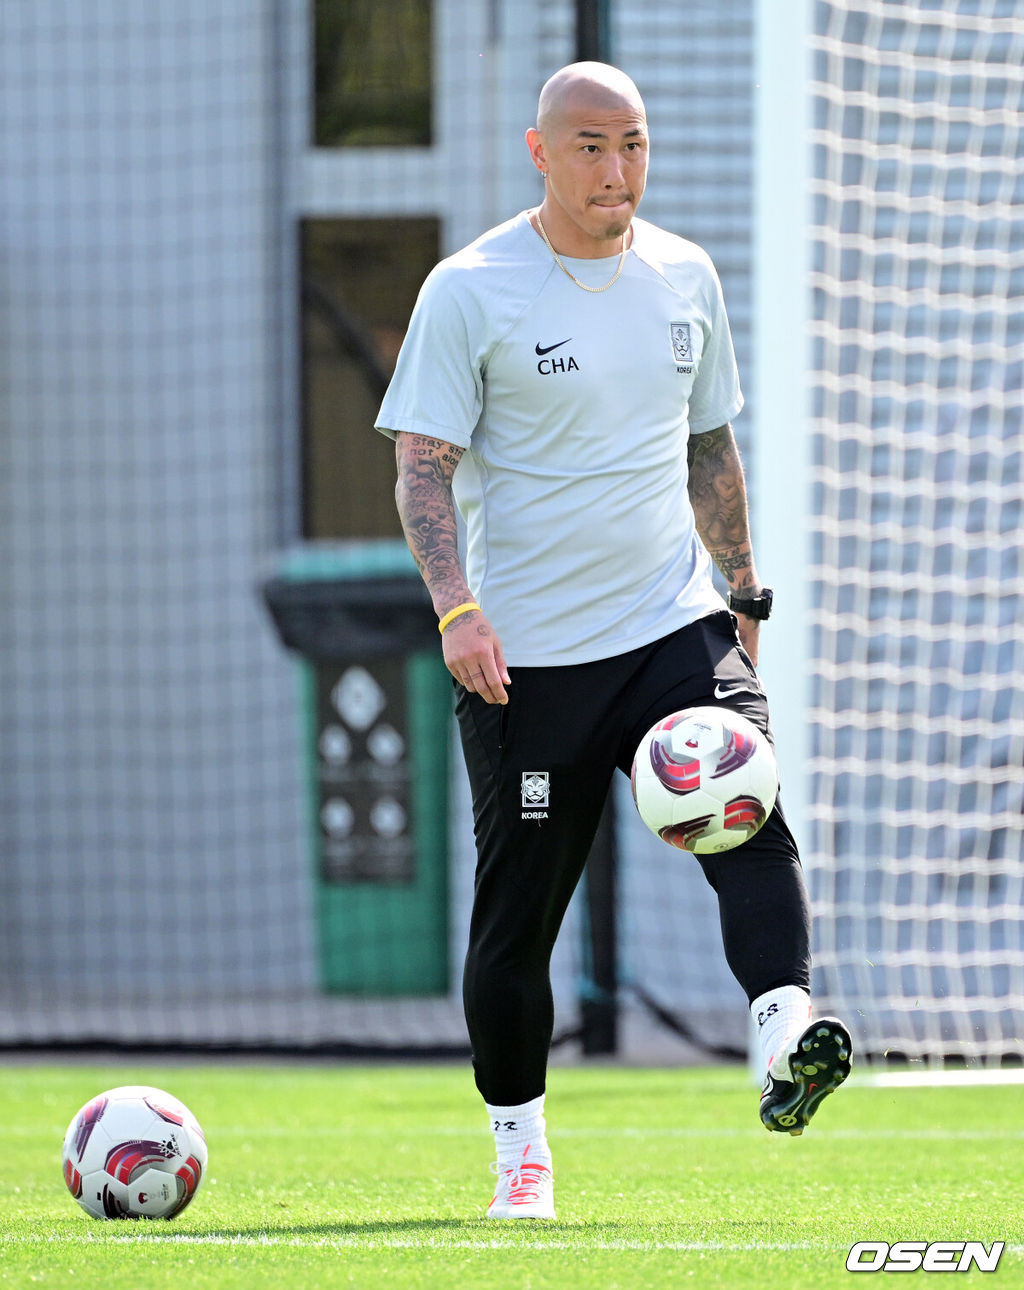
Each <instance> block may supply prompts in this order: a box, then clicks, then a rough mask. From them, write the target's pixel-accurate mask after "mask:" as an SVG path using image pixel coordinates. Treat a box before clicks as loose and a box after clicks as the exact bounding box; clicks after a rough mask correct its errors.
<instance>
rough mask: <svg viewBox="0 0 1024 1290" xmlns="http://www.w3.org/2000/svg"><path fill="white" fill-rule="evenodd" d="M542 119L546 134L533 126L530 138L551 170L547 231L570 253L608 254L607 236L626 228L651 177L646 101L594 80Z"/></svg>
mask: <svg viewBox="0 0 1024 1290" xmlns="http://www.w3.org/2000/svg"><path fill="white" fill-rule="evenodd" d="M545 124H546V128H545V130H544V132H543V134H540V133H538V132H537V131H535V130H534V131H529V132H528V133H527V142H528V143H529V144H530V150H531V152H532V153H533V156H534V159H535V161H536V162H537V164H538V166H539V167H540V168H541V169H542V170H546V171H547V173H548V183H547V198H546V206H545V214H546V215H547V220H546V224H547V223H550V224H551V225H552V227H551V228H549V229H548V233H549V235H550V236H551V237H552V239H553V240H555V243H556V246H557V247H559V248H560V249H561V250H563V251H564V253H565V254H566V255H577V256H581V257H590V256H604V255H607V254H609V252H610V249H611V248H610V247H609V246H608V243H610V242H616V241H618V240H619V239H620V238H621V237H622V235H623V234H624V233H625V232H626V230H627V229H628V228H629V222H630V220H631V219H632V218H633V215H634V214H635V212H636V208H637V206H638V205H639V203H640V198H641V196H642V195H643V191H644V185H645V184H646V182H647V151H648V145H647V122H646V120H645V118H644V113H643V108H642V105H640V104H637V103H634V102H632V101H630V100H629V99H627V98H625V97H623V96H621V95H619V94H616V93H614V92H613V91H611V90H607V89H605V88H603V87H600V86H590V87H585V88H583V89H581V90H579V91H577V92H576V93H574V94H572V95H570V96H568V97H567V98H566V100H565V101H564V102H563V103H562V104H561V106H560V110H559V111H558V112H557V113H555V114H553V117H552V120H551V121H550V123H545ZM531 136H532V137H531ZM556 234H557V238H556Z"/></svg>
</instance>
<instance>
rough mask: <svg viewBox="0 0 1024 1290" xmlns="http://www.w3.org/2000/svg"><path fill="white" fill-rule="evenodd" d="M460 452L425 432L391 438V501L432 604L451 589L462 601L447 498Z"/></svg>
mask: <svg viewBox="0 0 1024 1290" xmlns="http://www.w3.org/2000/svg"><path fill="white" fill-rule="evenodd" d="M463 451H464V450H463V449H462V448H459V447H457V446H456V445H455V444H452V443H447V442H446V441H445V440H443V439H430V438H428V437H427V436H426V435H418V434H407V433H405V432H400V433H399V434H398V436H397V438H396V441H395V457H396V460H397V463H398V482H397V484H396V485H395V503H396V505H397V506H398V514H399V517H400V518H401V521H402V529H403V531H404V532H405V538H406V541H407V542H408V544H409V550H410V551H411V552H412V555H413V559H414V560H415V561H416V565H417V567H418V569H419V571H420V573H421V574H422V575H423V579H424V581H425V582H426V584H427V586H428V588H429V589H430V592H431V595H433V596H434V597H435V602H436V601H437V600H438V599H440V601H441V602H442V603H444V601H445V599H446V591H447V589H450V588H455V589H457V595H461V596H462V599H466V596H465V595H462V591H461V589H462V588H464V586H465V575H464V573H463V571H462V565H461V563H460V560H459V551H458V528H457V524H456V520H455V504H454V501H453V499H452V476H453V475H454V474H455V467H456V466H457V465H458V464H459V462H460V461H461V459H462V454H463ZM453 603H454V602H453ZM446 607H447V608H450V607H451V606H450V605H448V606H446Z"/></svg>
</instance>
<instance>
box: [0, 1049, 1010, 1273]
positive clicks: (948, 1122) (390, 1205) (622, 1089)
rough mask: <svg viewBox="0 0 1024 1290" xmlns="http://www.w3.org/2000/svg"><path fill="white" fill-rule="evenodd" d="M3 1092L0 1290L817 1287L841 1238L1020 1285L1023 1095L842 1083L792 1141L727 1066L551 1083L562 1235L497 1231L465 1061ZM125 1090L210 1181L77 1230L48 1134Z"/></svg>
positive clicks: (140, 1073) (840, 1262)
mask: <svg viewBox="0 0 1024 1290" xmlns="http://www.w3.org/2000/svg"><path fill="white" fill-rule="evenodd" d="M0 1081H2V1100H3V1106H4V1115H3V1124H4V1132H3V1140H2V1148H0V1150H2V1155H0V1197H2V1205H0V1285H2V1286H17V1287H22V1286H26V1287H28V1286H34V1285H43V1286H46V1285H52V1286H57V1285H60V1286H64V1287H67V1286H73V1287H104V1288H106V1287H117V1288H118V1290H150V1288H151V1287H171V1286H174V1287H179V1288H181V1290H185V1288H186V1287H187V1288H188V1290H194V1288H196V1290H205V1288H207V1287H208V1288H209V1290H230V1288H232V1287H243V1286H244V1287H251V1286H260V1287H262V1286H267V1287H271V1286H273V1287H275V1288H278V1290H289V1288H290V1287H295V1288H296V1290H300V1288H303V1290H305V1288H312V1290H315V1288H317V1287H321V1286H358V1287H366V1290H375V1288H376V1287H387V1288H388V1290H407V1288H412V1287H435V1286H436V1287H453V1290H454V1288H456V1287H457V1288H460V1290H461V1288H462V1287H465V1288H466V1290H477V1288H479V1290H483V1287H488V1288H490V1287H497V1288H498V1290H519V1288H523V1290H527V1288H528V1290H542V1288H547V1287H550V1288H551V1290H565V1288H567V1287H594V1288H595V1290H618V1288H622V1290H633V1288H634V1287H637V1288H640V1287H642V1288H643V1290H658V1288H659V1287H676V1286H687V1285H688V1286H728V1287H742V1288H743V1290H760V1287H770V1288H771V1290H786V1288H787V1287H793V1288H794V1290H807V1288H809V1287H814V1288H815V1290H820V1288H822V1287H830V1286H839V1285H844V1286H845V1285H848V1284H849V1282H850V1277H851V1275H853V1274H851V1273H850V1272H848V1271H847V1270H846V1267H845V1262H846V1254H847V1251H848V1249H849V1247H850V1246H851V1245H852V1244H853V1243H854V1242H855V1241H858V1240H884V1241H888V1242H890V1243H892V1242H895V1241H898V1240H923V1241H932V1240H980V1241H984V1242H985V1243H986V1245H988V1244H990V1243H991V1242H992V1241H994V1240H1003V1241H1006V1242H1007V1248H1006V1250H1005V1251H1004V1254H1003V1257H1002V1261H1001V1263H1000V1266H999V1268H998V1270H997V1271H996V1272H995V1273H994V1274H987V1273H982V1272H979V1271H978V1270H977V1269H974V1270H972V1271H971V1272H970V1273H967V1274H960V1275H958V1276H957V1277H956V1279H955V1281H954V1284H959V1283H960V1282H962V1281H968V1280H975V1281H976V1280H978V1279H979V1278H984V1279H986V1280H991V1281H992V1282H993V1283H998V1284H1000V1285H1004V1286H1024V1219H1022V1213H1021V1208H1022V1199H1024V1161H1022V1147H1024V1090H1022V1089H1021V1088H1020V1087H1019V1086H1018V1087H1012V1086H1011V1087H1004V1086H996V1087H981V1088H978V1087H973V1088H948V1087H943V1088H913V1089H906V1088H898V1089H896V1088H879V1087H874V1086H872V1085H871V1084H870V1082H869V1081H868V1079H867V1078H865V1077H861V1078H860V1079H858V1077H857V1075H856V1074H855V1075H854V1077H852V1078H851V1080H850V1081H849V1083H848V1084H847V1085H846V1086H845V1087H844V1088H843V1089H842V1090H840V1092H839V1093H838V1094H837V1095H836V1096H835V1097H834V1098H832V1099H830V1100H829V1102H828V1103H826V1105H825V1106H824V1108H823V1109H822V1111H821V1113H820V1114H819V1116H818V1117H817V1119H816V1120H815V1122H814V1124H813V1125H812V1126H811V1128H810V1129H809V1130H808V1132H807V1133H805V1134H804V1135H803V1137H801V1138H791V1137H788V1136H778V1135H773V1134H768V1133H767V1132H766V1131H765V1130H764V1129H762V1127H761V1125H760V1122H759V1121H758V1119H757V1113H756V1103H757V1094H756V1090H755V1089H754V1088H753V1087H752V1086H751V1084H750V1082H749V1078H748V1076H747V1074H746V1073H745V1072H744V1071H741V1070H736V1069H697V1070H630V1069H623V1068H615V1067H600V1066H595V1067H588V1068H584V1069H569V1068H558V1069H555V1070H554V1071H552V1073H551V1078H550V1083H549V1090H548V1126H549V1137H550V1140H551V1144H552V1148H553V1150H554V1153H555V1166H556V1173H555V1178H556V1193H555V1198H556V1204H557V1207H558V1213H559V1218H558V1221H557V1222H554V1223H537V1222H533V1223H531V1222H519V1223H494V1222H488V1221H486V1220H484V1219H483V1217H482V1215H483V1210H484V1208H485V1206H486V1203H487V1201H488V1200H489V1198H490V1183H491V1176H490V1174H489V1173H488V1171H487V1164H488V1161H489V1159H490V1149H491V1148H490V1134H489V1132H488V1131H487V1127H486V1122H485V1120H484V1118H483V1114H482V1108H481V1106H480V1104H479V1101H478V1098H477V1094H476V1091H475V1089H474V1088H473V1086H472V1081H471V1077H470V1074H469V1072H468V1070H466V1069H464V1068H462V1067H436V1066H430V1067H421V1066H380V1067H369V1066H359V1067H353V1066H338V1067H332V1066H325V1065H318V1064H317V1065H285V1064H265V1065H255V1064H253V1065H240V1064H234V1063H223V1064H212V1063H211V1064H182V1065H179V1066H167V1065H149V1064H145V1065H130V1066H129V1065H117V1066H88V1067H87V1066H73V1065H67V1066H60V1065H31V1066H29V1065H22V1064H13V1065H10V1066H8V1067H7V1068H6V1069H5V1070H4V1071H3V1072H2V1074H0ZM123 1083H148V1084H155V1085H157V1086H158V1087H162V1088H166V1089H168V1090H169V1091H170V1092H172V1093H174V1094H175V1095H176V1096H178V1097H180V1098H182V1099H183V1100H184V1101H185V1102H187V1103H188V1105H189V1106H190V1107H191V1108H192V1110H193V1111H194V1112H195V1114H196V1115H197V1116H198V1117H199V1120H200V1121H201V1123H202V1124H203V1126H204V1128H205V1130H206V1135H207V1139H208V1142H209V1148H210V1168H209V1171H208V1174H207V1176H206V1178H205V1180H204V1182H203V1185H202V1188H201V1190H200V1192H199V1194H198V1196H197V1198H196V1200H195V1201H194V1203H193V1204H192V1206H191V1207H190V1208H189V1209H188V1210H186V1211H185V1213H184V1214H183V1215H182V1216H181V1217H180V1218H179V1219H177V1220H176V1221H175V1222H173V1223H142V1224H136V1223H123V1222H97V1221H95V1220H93V1219H90V1218H88V1217H87V1216H86V1215H85V1214H84V1213H83V1212H82V1211H81V1210H80V1209H79V1208H78V1206H77V1205H76V1204H75V1203H74V1202H73V1201H72V1199H71V1198H70V1196H69V1195H68V1194H67V1192H66V1191H65V1189H64V1183H63V1179H62V1177H61V1171H60V1146H61V1142H62V1139H63V1135H64V1131H65V1129H66V1127H67V1123H68V1121H69V1120H70V1119H71V1116H72V1115H73V1114H74V1113H75V1112H76V1111H77V1110H78V1108H79V1106H81V1104H82V1103H83V1102H85V1101H86V1100H87V1099H88V1098H89V1097H91V1096H92V1095H93V1094H95V1093H97V1092H100V1091H102V1090H103V1089H105V1088H108V1087H111V1086H113V1085H115V1084H123ZM917 1275H918V1276H919V1277H931V1276H933V1275H934V1274H933V1273H927V1272H920V1273H918V1274H917ZM855 1284H856V1283H855ZM869 1284H871V1283H870V1282H869Z"/></svg>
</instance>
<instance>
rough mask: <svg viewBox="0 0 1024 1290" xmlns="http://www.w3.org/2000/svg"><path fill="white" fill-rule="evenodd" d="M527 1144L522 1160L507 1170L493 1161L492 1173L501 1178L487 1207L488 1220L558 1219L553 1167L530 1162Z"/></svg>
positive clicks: (536, 1161) (541, 1162)
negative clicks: (552, 1175)
mask: <svg viewBox="0 0 1024 1290" xmlns="http://www.w3.org/2000/svg"><path fill="white" fill-rule="evenodd" d="M529 1153H530V1148H529V1145H527V1148H526V1150H525V1151H524V1152H523V1156H522V1159H521V1160H520V1161H519V1162H518V1163H517V1164H515V1165H506V1166H505V1167H504V1168H502V1167H501V1166H499V1164H498V1162H497V1161H496V1160H495V1161H492V1163H491V1172H492V1173H495V1174H497V1175H498V1184H497V1186H496V1187H495V1189H494V1197H493V1199H492V1200H491V1203H490V1204H489V1205H488V1206H487V1217H488V1218H554V1216H555V1192H554V1181H553V1179H552V1177H551V1166H550V1165H549V1164H545V1163H544V1162H543V1161H541V1160H530V1159H529V1158H528V1157H529Z"/></svg>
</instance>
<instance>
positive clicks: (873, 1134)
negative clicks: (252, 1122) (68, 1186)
mask: <svg viewBox="0 0 1024 1290" xmlns="http://www.w3.org/2000/svg"><path fill="white" fill-rule="evenodd" d="M252 1133H253V1129H252V1127H251V1126H249V1127H244V1128H242V1127H238V1126H235V1125H227V1126H222V1127H220V1128H219V1129H218V1130H217V1137H218V1138H219V1139H220V1141H221V1142H223V1141H225V1140H227V1139H230V1138H232V1137H239V1138H249V1137H251V1136H252ZM551 1133H552V1136H553V1137H557V1138H558V1139H568V1138H606V1137H607V1136H608V1130H607V1129H599V1128H593V1129H574V1128H558V1127H557V1126H556V1127H554V1128H553V1129H552V1130H551ZM4 1134H5V1136H6V1137H8V1138H16V1137H30V1138H34V1137H37V1136H38V1135H39V1129H38V1127H32V1126H30V1125H24V1124H21V1125H9V1126H5V1127H4ZM615 1134H616V1137H619V1138H629V1139H632V1140H634V1141H644V1142H657V1141H658V1140H660V1139H666V1140H669V1139H677V1140H678V1139H682V1140H685V1141H700V1140H702V1139H708V1140H715V1139H722V1138H750V1139H751V1140H756V1141H758V1142H764V1141H765V1140H766V1139H765V1131H764V1128H763V1127H762V1126H761V1125H760V1124H755V1125H751V1126H749V1127H742V1128H737V1127H733V1126H729V1125H722V1126H719V1127H712V1128H705V1129H695V1128H688V1127H686V1126H683V1125H665V1126H662V1127H659V1128H643V1129H642V1128H630V1127H622V1128H617V1129H616V1130H615ZM259 1135H260V1138H261V1139H262V1140H269V1139H271V1138H282V1139H288V1140H290V1141H294V1139H295V1137H296V1134H295V1131H294V1130H293V1129H281V1128H275V1127H274V1126H272V1125H266V1126H264V1125H261V1126H260V1128H259ZM313 1136H315V1137H316V1138H317V1139H323V1138H338V1139H343V1140H348V1139H352V1138H360V1139H362V1138H367V1137H387V1138H391V1137H393V1130H391V1129H375V1128H374V1127H373V1126H372V1125H366V1124H361V1125H359V1126H358V1127H352V1126H349V1125H344V1124H342V1125H320V1126H318V1127H317V1129H316V1133H315V1135H313ZM56 1137H57V1139H59V1138H60V1134H59V1133H58V1134H56ZM416 1137H417V1138H466V1139H474V1140H479V1141H480V1142H484V1141H488V1142H489V1141H490V1138H489V1135H488V1133H487V1130H486V1128H485V1129H483V1130H481V1129H466V1128H446V1127H445V1126H443V1125H436V1126H431V1127H423V1126H417V1128H416ZM815 1137H828V1138H849V1139H856V1140H858V1141H873V1140H876V1139H878V1140H881V1141H885V1142H887V1141H889V1140H890V1139H892V1140H896V1141H905V1142H914V1141H920V1142H989V1141H999V1142H1020V1141H1024V1129H1004V1128H999V1127H994V1128H991V1129H940V1128H935V1129H836V1128H833V1127H831V1126H829V1128H828V1129H827V1130H826V1129H822V1130H821V1131H820V1132H819V1131H818V1130H817V1128H815Z"/></svg>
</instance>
